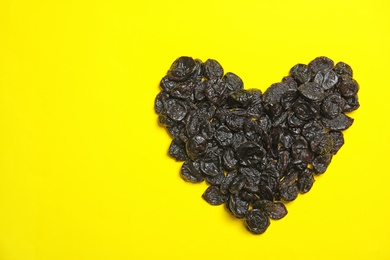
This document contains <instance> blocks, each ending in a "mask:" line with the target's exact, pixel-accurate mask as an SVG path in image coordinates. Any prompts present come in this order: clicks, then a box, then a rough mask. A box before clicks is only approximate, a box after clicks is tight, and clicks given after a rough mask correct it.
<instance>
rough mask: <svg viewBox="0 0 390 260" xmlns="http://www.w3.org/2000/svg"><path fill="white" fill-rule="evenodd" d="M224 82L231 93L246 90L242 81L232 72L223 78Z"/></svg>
mask: <svg viewBox="0 0 390 260" xmlns="http://www.w3.org/2000/svg"><path fill="white" fill-rule="evenodd" d="M222 81H223V82H225V83H226V86H227V88H228V89H229V90H231V91H235V90H237V89H242V88H244V82H243V81H242V79H241V78H240V77H239V76H237V75H236V74H234V73H232V72H228V73H226V74H225V75H224V76H223V77H222Z"/></svg>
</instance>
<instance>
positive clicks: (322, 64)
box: [308, 56, 334, 73]
mask: <svg viewBox="0 0 390 260" xmlns="http://www.w3.org/2000/svg"><path fill="white" fill-rule="evenodd" d="M333 65H334V63H333V61H332V60H331V59H329V58H327V57H324V56H322V57H317V58H315V59H314V60H312V61H311V62H309V64H308V66H309V68H310V69H311V71H313V73H317V72H319V71H320V70H330V69H332V68H333Z"/></svg>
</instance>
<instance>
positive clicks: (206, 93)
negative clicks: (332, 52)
mask: <svg viewBox="0 0 390 260" xmlns="http://www.w3.org/2000/svg"><path fill="white" fill-rule="evenodd" d="M160 87H161V92H160V93H159V94H158V95H157V96H156V98H155V100H154V110H155V112H156V113H158V122H159V124H160V125H161V126H164V127H165V128H166V129H167V131H168V133H169V135H170V136H171V137H172V139H173V140H172V142H171V145H170V147H169V149H168V154H169V155H170V156H171V157H173V158H174V159H175V160H177V161H184V163H183V165H182V167H181V170H180V176H181V178H182V179H183V180H185V181H187V182H192V183H200V182H203V181H206V185H209V186H208V188H207V189H206V190H205V192H204V193H203V195H202V197H203V199H204V200H205V201H207V202H208V203H209V204H211V205H221V204H224V205H225V208H226V210H227V211H228V212H229V213H230V214H231V215H233V216H234V217H236V218H244V225H245V227H246V228H247V229H248V230H249V231H250V232H252V233H253V234H261V233H263V232H265V230H266V229H267V228H268V226H269V225H270V218H271V219H281V218H283V217H284V216H285V215H286V214H287V209H286V207H285V204H284V203H287V202H289V201H292V200H294V199H296V198H297V196H298V194H299V193H301V194H303V193H307V192H308V191H310V189H311V188H312V186H313V183H314V181H315V178H314V176H315V175H318V174H323V173H324V172H325V171H326V169H327V168H328V166H329V165H330V162H331V160H332V156H333V155H335V154H336V153H337V152H338V151H339V149H340V148H341V147H342V146H343V144H344V136H343V133H342V132H341V131H342V130H345V129H347V128H349V127H350V126H351V125H352V123H353V119H352V118H350V117H349V116H347V115H345V113H346V112H350V111H354V110H356V109H357V108H359V106H360V104H359V101H358V96H357V94H358V91H359V85H358V83H357V82H356V81H355V80H354V79H353V78H352V69H351V67H350V66H349V65H347V64H345V63H343V62H339V63H337V64H336V65H335V66H334V63H333V61H332V60H331V59H329V58H327V57H318V58H316V59H314V60H312V61H311V62H310V63H309V64H308V65H305V64H297V65H295V66H293V67H292V68H291V70H290V72H289V76H286V77H284V78H283V79H282V82H278V83H275V84H272V85H271V86H270V87H269V88H268V89H267V90H266V91H265V92H264V94H263V93H262V92H261V91H260V90H257V89H244V88H243V87H244V84H243V81H242V80H241V78H240V77H239V76H237V75H236V74H234V73H231V72H227V73H226V74H224V70H223V68H222V66H221V64H219V63H218V62H217V61H216V60H212V59H208V60H207V61H206V62H204V63H202V62H201V61H200V60H197V59H196V60H194V59H192V58H191V57H184V56H183V57H179V58H178V59H176V60H175V61H174V62H173V64H172V65H171V67H170V69H169V70H168V72H167V75H166V76H164V77H163V78H162V79H161V81H160Z"/></svg>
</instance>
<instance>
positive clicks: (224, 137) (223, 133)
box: [214, 125, 233, 146]
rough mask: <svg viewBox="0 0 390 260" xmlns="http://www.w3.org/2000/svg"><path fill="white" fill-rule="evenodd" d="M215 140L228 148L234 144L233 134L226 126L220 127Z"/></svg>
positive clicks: (215, 134)
mask: <svg viewBox="0 0 390 260" xmlns="http://www.w3.org/2000/svg"><path fill="white" fill-rule="evenodd" d="M214 137H215V139H216V140H217V141H218V142H219V144H220V145H222V146H228V145H230V144H231V143H232V140H233V133H232V132H231V131H230V129H229V128H227V127H226V126H225V125H220V126H219V127H218V129H216V131H215V133H214Z"/></svg>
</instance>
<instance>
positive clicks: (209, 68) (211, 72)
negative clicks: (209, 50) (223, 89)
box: [203, 59, 223, 79]
mask: <svg viewBox="0 0 390 260" xmlns="http://www.w3.org/2000/svg"><path fill="white" fill-rule="evenodd" d="M203 67H204V77H205V78H207V79H221V78H222V76H223V68H222V66H221V64H219V62H218V61H216V60H213V59H208V60H206V62H205V63H204V64H203Z"/></svg>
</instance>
